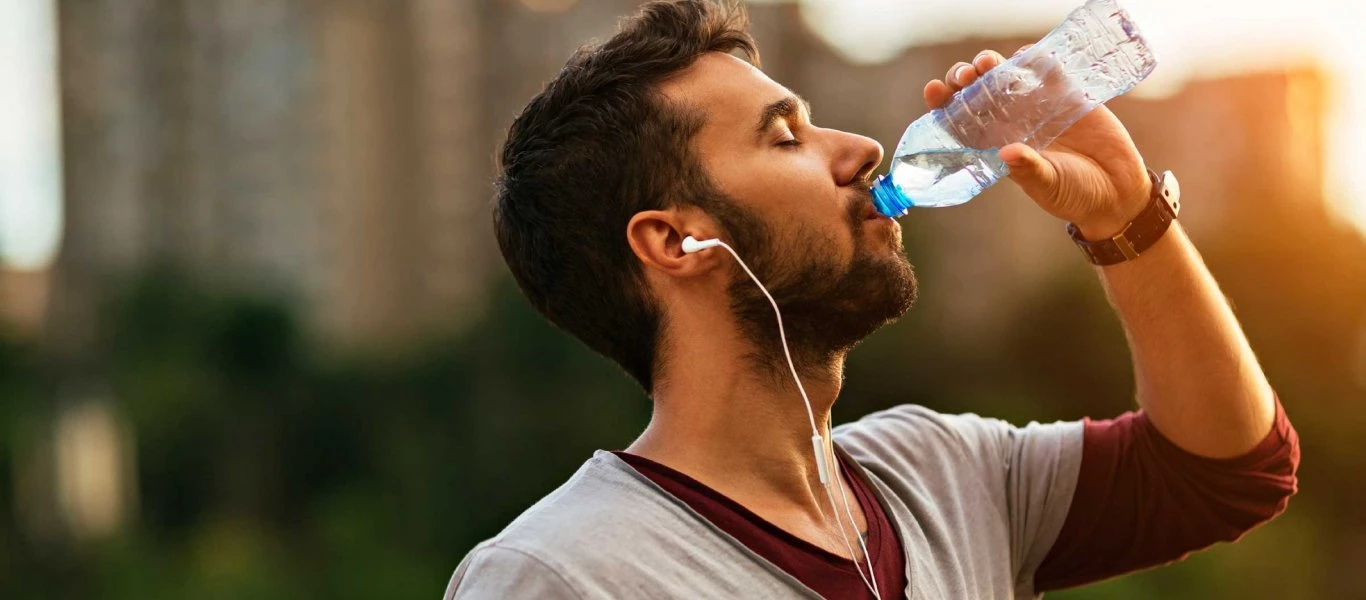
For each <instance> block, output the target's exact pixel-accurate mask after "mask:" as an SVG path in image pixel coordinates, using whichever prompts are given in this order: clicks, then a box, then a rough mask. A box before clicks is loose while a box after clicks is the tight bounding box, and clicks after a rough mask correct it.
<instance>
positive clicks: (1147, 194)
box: [1076, 177, 1153, 241]
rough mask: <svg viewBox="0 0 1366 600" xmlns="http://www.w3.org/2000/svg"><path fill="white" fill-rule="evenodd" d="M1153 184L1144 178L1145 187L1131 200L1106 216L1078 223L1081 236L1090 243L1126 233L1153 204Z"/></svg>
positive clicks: (1122, 203) (1098, 216) (1126, 200)
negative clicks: (1135, 220) (1149, 205)
mask: <svg viewBox="0 0 1366 600" xmlns="http://www.w3.org/2000/svg"><path fill="white" fill-rule="evenodd" d="M1152 193H1153V184H1152V181H1151V180H1150V179H1149V178H1148V177H1144V178H1143V185H1142V186H1141V187H1140V189H1139V190H1138V191H1137V192H1135V193H1134V195H1133V196H1132V197H1130V198H1127V199H1125V200H1124V201H1123V202H1120V203H1119V204H1118V205H1117V206H1115V207H1113V209H1112V210H1110V211H1107V212H1106V213H1104V214H1100V215H1097V216H1095V217H1094V218H1091V219H1087V220H1085V221H1076V226H1077V229H1079V230H1080V231H1081V236H1082V237H1083V238H1085V239H1086V240H1088V241H1098V240H1105V239H1109V238H1112V237H1114V236H1116V235H1119V234H1120V233H1122V232H1123V231H1124V228H1126V227H1128V226H1129V223H1132V222H1133V221H1134V219H1136V218H1138V215H1140V214H1142V213H1143V211H1144V210H1145V209H1147V207H1148V204H1150V202H1151V198H1152Z"/></svg>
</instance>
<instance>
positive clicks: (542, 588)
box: [445, 405, 1082, 600]
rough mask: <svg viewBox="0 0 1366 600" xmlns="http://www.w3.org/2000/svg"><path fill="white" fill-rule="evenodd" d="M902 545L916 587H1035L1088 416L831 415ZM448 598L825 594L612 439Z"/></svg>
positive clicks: (842, 447) (463, 576) (840, 443)
mask: <svg viewBox="0 0 1366 600" xmlns="http://www.w3.org/2000/svg"><path fill="white" fill-rule="evenodd" d="M834 438H835V443H836V445H837V448H838V449H839V451H842V452H844V453H846V454H847V455H848V456H849V457H851V458H853V460H854V462H856V463H857V464H858V465H860V466H861V467H863V469H864V470H865V474H866V475H867V476H868V480H869V481H870V482H871V483H872V484H873V487H874V491H875V492H876V493H877V495H878V499H879V501H881V502H882V505H883V506H884V507H885V508H886V510H887V514H888V515H889V516H890V517H891V519H892V521H893V522H894V526H895V527H896V529H897V534H898V535H899V536H900V538H901V542H902V547H903V549H904V550H905V552H906V580H907V582H908V585H907V587H906V590H905V597H907V598H916V599H930V598H936V599H937V598H946V599H947V598H1034V597H1037V596H1039V594H1036V593H1035V591H1034V572H1035V571H1036V570H1037V569H1038V567H1039V563H1041V562H1042V561H1043V559H1044V557H1045V556H1046V555H1047V554H1048V550H1049V548H1050V547H1052V545H1053V541H1054V540H1055V539H1056V538H1057V536H1058V532H1059V530H1061V529H1062V525H1063V521H1064V520H1065V519H1066V517H1067V510H1068V507H1069V505H1070V504H1071V502H1072V493H1073V491H1074V489H1075V487H1076V483H1077V473H1078V469H1079V468H1080V466H1081V446H1082V424H1081V423H1079V422H1059V423H1052V424H1047V425H1040V424H1038V423H1030V424H1029V425H1028V426H1026V427H1014V426H1011V425H1010V424H1008V423H1005V422H1003V421H999V420H996V419H984V418H982V417H978V416H977V415H972V414H966V415H944V414H940V413H936V412H934V411H931V410H929V409H926V408H924V407H920V406H915V405H904V406H899V407H896V408H893V409H890V410H885V411H882V412H878V413H874V414H872V415H869V416H867V417H864V418H863V419H860V420H858V421H856V422H854V423H849V424H846V425H842V426H840V427H837V428H835V431H834ZM445 597H446V599H447V600H451V599H457V598H458V599H461V600H466V599H470V600H473V599H485V598H490V599H492V598H576V599H588V598H746V599H750V598H754V599H759V598H818V597H819V596H817V595H816V593H815V592H813V591H812V590H811V589H810V588H807V587H806V586H804V585H802V584H801V583H800V582H799V581H797V579H796V578H794V577H792V576H791V575H788V574H787V573H785V572H783V571H782V570H781V569H779V568H778V567H776V566H774V565H773V564H772V563H770V562H768V561H767V560H765V559H763V558H762V557H760V556H759V555H758V554H755V553H754V552H752V551H750V550H749V549H748V548H746V547H745V546H744V545H743V544H741V543H739V542H738V541H736V540H735V539H734V538H733V537H731V536H730V535H728V534H726V533H725V532H724V531H722V530H720V529H718V528H717V527H716V526H714V525H712V524H711V523H710V522H708V521H707V520H706V519H704V518H702V517H701V516H700V515H698V514H697V513H696V512H694V511H693V510H692V509H691V508H689V507H688V506H687V505H686V504H684V503H683V502H681V501H679V500H678V499H677V498H674V497H673V496H672V495H670V494H668V493H667V492H665V491H664V490H663V489H661V488H660V487H659V486H657V485H655V483H654V482H652V481H650V480H649V479H647V478H645V477H644V476H642V475H640V474H639V473H637V472H636V471H635V470H634V469H632V468H631V467H630V466H629V465H627V464H626V463H625V462H623V461H622V460H621V459H620V458H618V457H617V456H615V455H613V454H612V453H610V452H602V451H599V452H597V453H595V454H594V455H593V457H592V458H591V459H589V460H588V462H586V463H584V465H583V466H582V467H581V468H579V470H578V472H576V473H575V474H574V475H573V477H570V479H569V481H567V482H565V483H564V485H562V486H560V487H559V489H556V490H555V491H554V492H551V493H550V495H548V496H546V497H545V498H542V499H541V500H540V501H539V502H537V503H536V504H535V505H534V506H532V507H531V508H529V509H527V511H526V512H524V513H522V515H521V516H519V517H518V518H517V519H516V520H514V521H513V522H512V523H511V524H510V525H508V526H507V528H506V529H504V530H503V531H502V533H499V534H498V535H497V536H495V537H494V538H492V539H490V540H487V541H485V542H483V543H481V544H479V545H478V546H476V547H475V548H474V549H473V550H471V551H470V553H469V554H468V555H466V556H465V559H464V560H463V561H461V563H460V566H458V567H456V569H455V575H454V576H453V577H452V578H451V581H450V585H449V586H447V588H446V596H445Z"/></svg>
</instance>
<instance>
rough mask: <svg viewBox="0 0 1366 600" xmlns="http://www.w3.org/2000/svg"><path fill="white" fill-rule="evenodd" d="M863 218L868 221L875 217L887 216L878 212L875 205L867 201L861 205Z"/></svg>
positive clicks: (882, 217) (883, 217) (884, 217)
mask: <svg viewBox="0 0 1366 600" xmlns="http://www.w3.org/2000/svg"><path fill="white" fill-rule="evenodd" d="M863 218H864V219H865V220H868V221H873V220H876V219H886V218H888V217H887V216H886V215H884V214H882V213H880V212H878V210H877V207H876V206H873V203H872V202H871V201H869V202H868V203H867V204H864V205H863Z"/></svg>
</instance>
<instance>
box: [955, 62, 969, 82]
mask: <svg viewBox="0 0 1366 600" xmlns="http://www.w3.org/2000/svg"><path fill="white" fill-rule="evenodd" d="M970 68H972V67H969V66H968V65H963V66H961V67H958V70H957V71H954V73H953V78H954V79H957V80H959V81H962V80H963V78H964V77H967V70H968V69H970Z"/></svg>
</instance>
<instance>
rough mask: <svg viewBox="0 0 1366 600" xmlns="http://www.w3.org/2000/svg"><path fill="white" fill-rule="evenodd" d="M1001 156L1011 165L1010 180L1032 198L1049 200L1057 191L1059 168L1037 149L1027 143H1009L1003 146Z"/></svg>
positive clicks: (1003, 160)
mask: <svg viewBox="0 0 1366 600" xmlns="http://www.w3.org/2000/svg"><path fill="white" fill-rule="evenodd" d="M999 156H1000V157H1001V162H1004V163H1005V164H1006V166H1007V167H1010V180H1011V181H1014V182H1015V183H1016V184H1017V185H1019V186H1020V189H1022V190H1024V193H1026V194H1028V195H1029V197H1030V198H1034V199H1035V200H1036V201H1037V200H1047V199H1049V198H1052V197H1053V196H1054V194H1055V193H1056V192H1057V188H1058V170H1057V169H1056V168H1055V167H1054V166H1053V163H1051V162H1049V161H1048V159H1046V158H1044V157H1043V155H1041V154H1039V152H1038V151H1036V150H1035V149H1033V148H1030V147H1029V146H1027V145H1025V144H1009V145H1007V146H1005V147H1003V148H1001V150H1000V152H999Z"/></svg>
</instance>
